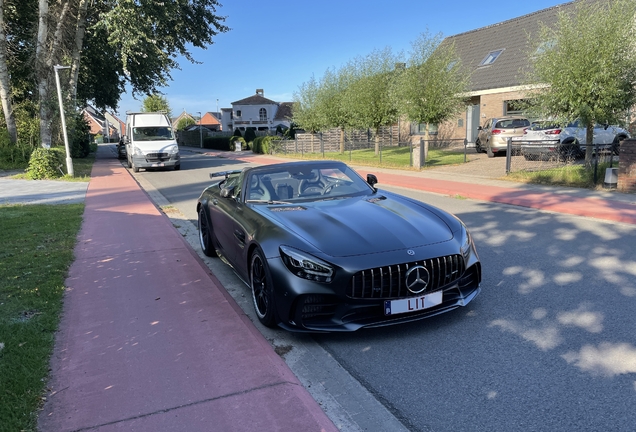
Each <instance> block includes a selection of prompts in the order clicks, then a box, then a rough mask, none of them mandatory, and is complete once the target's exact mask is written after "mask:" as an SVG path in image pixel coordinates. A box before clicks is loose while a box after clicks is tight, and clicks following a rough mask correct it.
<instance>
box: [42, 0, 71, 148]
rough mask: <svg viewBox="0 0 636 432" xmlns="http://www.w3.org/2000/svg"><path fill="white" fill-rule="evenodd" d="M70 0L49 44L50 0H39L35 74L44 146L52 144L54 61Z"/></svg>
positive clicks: (60, 41) (59, 45) (66, 3)
mask: <svg viewBox="0 0 636 432" xmlns="http://www.w3.org/2000/svg"><path fill="white" fill-rule="evenodd" d="M69 7H70V0H66V1H65V2H64V4H63V6H62V9H61V11H60V15H59V16H57V17H55V19H56V21H57V26H56V28H55V33H54V34H53V35H52V37H51V39H52V40H51V43H50V49H49V48H48V46H49V25H48V23H49V20H50V19H51V16H50V11H49V2H48V0H39V1H38V39H37V45H36V49H35V75H36V79H37V85H38V97H39V103H40V142H41V144H42V145H43V146H50V145H51V131H52V128H51V124H52V121H53V118H52V117H53V112H54V107H55V100H54V98H52V97H51V85H52V81H53V74H54V71H53V63H54V62H56V61H57V59H58V58H59V55H60V47H61V46H62V38H63V33H62V32H63V29H64V25H65V20H66V17H67V14H68V11H69Z"/></svg>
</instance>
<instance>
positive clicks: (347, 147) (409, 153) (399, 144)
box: [270, 127, 474, 167]
mask: <svg viewBox="0 0 636 432" xmlns="http://www.w3.org/2000/svg"><path fill="white" fill-rule="evenodd" d="M376 137H377V140H376ZM408 138H409V140H408V141H407V140H401V139H400V136H399V133H398V128H397V127H387V128H383V129H381V130H380V131H379V133H378V134H377V135H376V134H375V133H373V131H371V130H354V131H341V130H339V129H334V130H330V131H327V132H319V133H315V134H310V133H302V134H296V138H295V139H293V140H285V139H284V140H281V141H276V142H273V143H272V145H273V148H271V149H270V152H271V153H273V154H276V153H282V154H286V155H289V154H293V155H296V156H298V157H300V158H308V159H309V158H312V159H315V158H322V159H340V160H346V161H349V162H354V161H355V162H367V163H372V164H373V165H379V166H383V165H385V166H393V167H399V166H404V167H413V166H425V165H426V161H424V163H423V164H419V165H418V164H417V161H414V160H413V157H414V156H413V155H414V153H417V152H416V150H417V149H418V148H422V149H423V148H424V146H425V142H424V140H423V138H422V139H421V140H420V141H419V142H418V140H415V143H413V140H412V139H411V137H408ZM376 145H377V148H378V152H377V154H375V149H376ZM428 149H429V151H430V150H432V149H437V150H443V151H448V152H455V153H461V152H463V153H464V162H466V161H467V158H466V152H467V151H472V152H473V153H474V150H472V149H467V141H466V140H464V139H441V138H439V137H437V136H432V137H431V138H430V139H429V141H428ZM365 150H368V151H369V152H368V153H366V155H365V154H364V153H365V152H364V151H365ZM371 152H373V154H370V153H371Z"/></svg>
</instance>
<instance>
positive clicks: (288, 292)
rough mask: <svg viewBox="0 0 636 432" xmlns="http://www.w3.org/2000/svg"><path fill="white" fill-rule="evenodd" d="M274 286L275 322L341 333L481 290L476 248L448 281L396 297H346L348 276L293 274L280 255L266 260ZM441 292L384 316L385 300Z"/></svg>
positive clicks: (456, 303) (426, 312) (462, 302)
mask: <svg viewBox="0 0 636 432" xmlns="http://www.w3.org/2000/svg"><path fill="white" fill-rule="evenodd" d="M268 263H269V268H270V271H271V275H272V279H273V283H274V287H275V288H274V290H275V293H274V295H275V304H276V313H277V317H278V321H279V326H280V327H282V328H284V329H287V330H291V331H300V332H344V331H354V330H358V329H360V328H362V327H381V326H387V325H392V324H398V323H404V322H410V321H415V320H420V319H423V318H427V317H431V316H434V315H438V314H441V313H444V312H448V311H451V310H453V309H456V308H458V307H460V306H466V305H467V304H468V303H469V302H470V301H472V300H473V299H474V298H475V297H476V296H477V295H478V294H479V293H480V291H481V287H480V284H481V264H480V262H479V260H478V259H477V256H476V253H475V252H474V250H473V254H471V257H470V258H469V259H468V260H467V261H466V265H467V266H468V267H467V268H465V269H464V270H463V273H462V274H461V275H460V276H459V277H458V278H457V279H456V280H454V281H452V282H450V283H448V284H441V285H439V286H436V287H435V288H434V290H432V291H430V292H429V291H425V292H422V293H421V294H417V295H415V294H409V295H408V296H400V297H382V298H352V297H351V296H349V295H347V292H348V287H349V285H350V281H351V278H352V275H353V274H354V273H355V272H354V273H349V272H347V271H344V270H342V269H341V270H340V273H341V274H340V275H339V276H338V275H337V276H336V277H335V278H334V281H333V282H332V283H330V284H324V283H318V282H315V281H310V280H306V279H301V278H299V277H297V276H295V275H293V274H292V273H291V272H290V271H289V270H288V269H287V268H286V267H285V265H284V264H283V263H282V260H281V259H280V258H278V257H277V258H271V259H269V260H268ZM439 291H441V292H442V301H441V303H440V304H437V305H436V306H434V307H430V308H426V309H421V310H417V311H412V312H407V313H401V314H394V315H385V301H387V300H398V299H404V298H409V299H413V300H414V301H415V299H417V298H421V297H422V296H423V295H428V294H431V293H433V292H439Z"/></svg>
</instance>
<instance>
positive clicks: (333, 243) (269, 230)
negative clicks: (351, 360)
mask: <svg viewBox="0 0 636 432" xmlns="http://www.w3.org/2000/svg"><path fill="white" fill-rule="evenodd" d="M210 177H211V178H217V177H218V178H219V180H218V181H216V182H215V183H213V184H212V185H211V186H209V187H207V188H206V189H205V190H204V191H203V193H202V194H201V196H200V197H199V200H198V203H197V212H198V215H199V216H198V224H199V239H200V243H201V248H202V249H203V252H204V253H205V255H207V256H217V255H218V256H219V257H220V258H221V259H222V260H223V261H224V262H226V263H227V264H229V265H231V266H232V267H233V268H234V271H235V272H236V274H237V275H238V276H239V277H240V278H241V279H242V280H243V281H244V282H245V283H246V284H247V285H248V286H249V287H250V288H251V291H252V298H253V300H254V307H255V309H256V314H257V315H258V318H259V320H260V321H261V322H262V323H263V324H264V325H266V326H270V327H272V326H276V325H279V326H281V327H283V328H285V329H288V330H296V331H352V330H357V329H358V328H360V327H374V326H383V325H388V324H394V323H400V322H406V321H412V320H416V319H421V318H424V317H429V316H432V315H437V314H439V313H442V312H447V311H450V310H452V309H455V308H457V307H459V306H465V305H466V304H468V302H470V301H471V300H472V299H473V298H475V296H476V295H477V294H479V292H480V290H481V288H480V282H481V264H480V262H479V258H478V256H477V252H476V250H475V246H474V245H473V242H472V239H471V236H470V234H469V232H468V230H467V229H466V227H465V226H464V224H463V223H462V222H461V221H460V220H459V219H458V218H456V217H455V216H453V215H451V214H449V213H446V212H444V211H442V210H440V209H438V208H435V207H433V206H430V205H427V204H425V203H422V202H420V201H417V200H414V199H410V198H407V197H404V196H401V195H398V194H395V193H391V192H387V191H383V190H379V189H376V187H375V185H376V183H377V181H378V180H377V178H376V177H375V176H374V175H372V174H369V175H367V180H366V181H364V179H362V178H361V177H360V176H359V175H358V174H357V173H356V172H355V171H354V170H353V169H351V168H350V167H349V166H347V165H346V164H344V163H342V162H336V161H308V162H291V163H282V164H276V165H266V166H259V167H251V168H245V169H243V170H241V171H225V172H219V173H213V174H210Z"/></svg>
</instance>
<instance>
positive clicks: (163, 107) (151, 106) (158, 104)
mask: <svg viewBox="0 0 636 432" xmlns="http://www.w3.org/2000/svg"><path fill="white" fill-rule="evenodd" d="M141 111H142V112H161V111H164V112H165V113H166V114H167V115H168V118H171V117H172V110H171V109H170V104H169V103H168V99H167V98H166V97H165V96H163V95H160V94H153V95H150V96H146V97H145V98H144V100H143V101H142V103H141Z"/></svg>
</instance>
